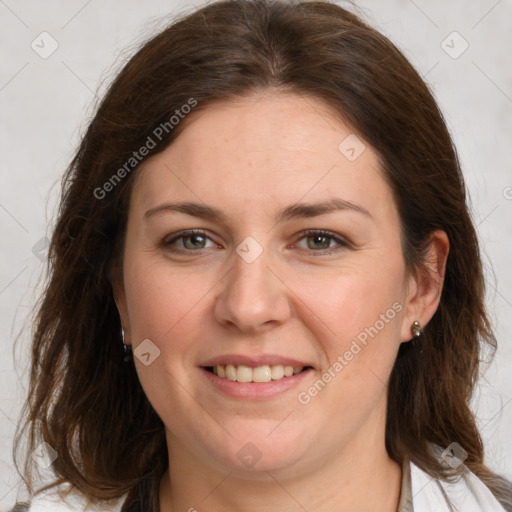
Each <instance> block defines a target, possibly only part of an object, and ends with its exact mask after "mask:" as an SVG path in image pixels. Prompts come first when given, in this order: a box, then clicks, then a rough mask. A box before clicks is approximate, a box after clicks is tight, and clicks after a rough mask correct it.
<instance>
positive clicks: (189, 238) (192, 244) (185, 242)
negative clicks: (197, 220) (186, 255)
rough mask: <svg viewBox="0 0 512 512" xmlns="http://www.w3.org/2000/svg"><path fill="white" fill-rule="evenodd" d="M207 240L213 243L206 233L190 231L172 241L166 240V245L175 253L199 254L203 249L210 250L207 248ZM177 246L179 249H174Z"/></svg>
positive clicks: (180, 234)
mask: <svg viewBox="0 0 512 512" xmlns="http://www.w3.org/2000/svg"><path fill="white" fill-rule="evenodd" d="M207 240H210V241H212V240H211V238H210V237H208V236H206V234H205V232H204V231H201V230H198V229H189V230H187V231H182V232H181V233H179V234H178V235H177V236H174V237H173V238H171V239H166V240H164V245H165V246H166V247H169V248H170V250H171V251H173V252H199V251H201V250H202V249H207V248H208V247H206V243H207ZM212 243H213V241H212ZM179 245H181V247H179ZM176 246H178V248H177V249H175V248H174V247H176ZM213 246H216V244H215V243H214V244H213Z"/></svg>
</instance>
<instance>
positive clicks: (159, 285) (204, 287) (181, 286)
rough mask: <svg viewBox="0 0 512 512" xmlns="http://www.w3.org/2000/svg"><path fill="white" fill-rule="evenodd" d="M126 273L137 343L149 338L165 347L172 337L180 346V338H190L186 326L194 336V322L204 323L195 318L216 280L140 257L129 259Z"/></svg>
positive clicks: (132, 324) (184, 340) (130, 313)
mask: <svg viewBox="0 0 512 512" xmlns="http://www.w3.org/2000/svg"><path fill="white" fill-rule="evenodd" d="M125 276H126V281H125V283H126V288H125V289H126V294H127V302H128V312H129V316H130V327H131V329H132V336H133V340H134V345H137V343H139V342H140V341H142V340H143V339H145V338H149V339H151V340H152V341H153V342H154V343H155V344H156V345H157V346H159V348H160V349H161V350H163V349H164V347H165V346H166V345H168V344H169V340H171V339H172V340H173V343H172V346H173V350H178V349H179V347H180V341H181V340H183V343H185V342H186V338H184V337H183V336H182V335H181V334H183V330H184V329H186V330H187V332H188V333H189V337H190V336H191V334H192V333H191V330H190V329H192V325H196V328H198V327H197V326H199V327H200V322H198V321H197V319H194V318H195V317H197V315H198V312H199V311H200V310H201V301H202V300H207V296H208V292H209V291H211V290H212V289H213V287H214V285H215V280H213V279H209V278H208V275H204V276H203V275H202V276H198V275H197V272H196V273H194V272H193V271H190V270H183V269H179V268H178V269H176V268H174V269H173V268H171V267H170V266H169V265H166V264H165V263H158V264H149V265H137V263H136V261H133V264H131V262H127V265H126V273H125ZM178 334H180V335H179V336H178Z"/></svg>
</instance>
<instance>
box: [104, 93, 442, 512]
mask: <svg viewBox="0 0 512 512" xmlns="http://www.w3.org/2000/svg"><path fill="white" fill-rule="evenodd" d="M331 111H332V109H331ZM182 122H185V123H186V125H185V129H184V130H183V132H182V133H181V134H180V136H179V137H178V138H177V139H176V140H175V141H174V142H173V143H172V144H171V145H170V146H169V147H167V148H166V149H165V150H164V151H163V152H161V153H160V154H158V155H156V156H154V157H152V158H151V159H149V160H148V161H147V162H145V163H144V165H143V167H142V168H141V169H140V171H139V174H138V175H137V176H136V182H135V183H134V188H133V191H132V197H131V200H130V208H129V215H128V224H127V233H126V241H125V252H124V266H123V283H117V284H116V285H115V286H114V294H115V298H116V302H117V304H118V307H119V311H120V314H121V319H122V324H123V328H124V330H125V335H126V342H127V343H132V344H133V349H134V351H136V349H137V347H138V345H139V344H140V343H141V342H142V341H143V340H145V339H149V340H151V342H152V343H153V344H154V346H156V347H158V349H159V350H160V355H159V357H157V358H156V359H155V360H154V361H153V362H152V363H151V364H150V365H148V366H146V365H144V364H142V363H141V361H140V360H139V359H138V358H137V357H135V358H134V361H135V364H136V368H137V372H138V375H139V378H140V381H141V384H142V386H143V388H144V391H145V393H146V394H147V396H148V398H149V400H150V401H151V403H152V405H153V406H154V408H155V410H156V411H157V413H158V414H159V416H160V417H161V418H162V420H163V422H164V424H165V427H166V436H167V444H168V452H169V460H170V465H169V471H168V472H167V473H166V474H165V475H164V477H163V479H162V482H161V487H160V502H161V510H162V511H163V512H166V511H181V510H184V511H185V510H190V509H195V510H198V511H206V510H208V511H209V512H216V511H221V510H222V511H225V510H237V511H242V512H246V511H255V510H258V511H266V510H268V511H270V510H273V511H274V510H279V511H302V510H304V509H306V510H315V511H318V512H322V511H326V512H327V511H332V510H338V511H354V510H366V511H374V510H375V511H377V510H378V511H379V512H391V511H395V510H396V509H397V506H398V500H399V496H400V488H401V478H402V473H401V467H400V466H399V464H397V463H396V462H395V461H393V460H391V459H390V458H389V457H388V454H387V452H386V449H385V444H384V439H385V418H386V407H387V399H386V391H387V382H388V378H389V375H390V373H391V370H392V367H393V364H394V361H395V359H396V355H397V351H398V348H399V346H400V343H402V342H408V341H409V340H411V338H412V334H411V330H410V327H411V324H412V322H413V321H415V320H417V321H419V322H420V323H421V325H425V324H426V323H428V321H429V319H430V318H431V317H432V315H433V314H434V312H435V310H436V308H437V306H438V302H439V297H440V291H441V287H442V276H443V275H444V267H445V263H446V257H447V254H448V247H449V246H448V240H447V237H446V234H445V233H444V232H442V231H437V232H434V233H433V234H432V238H431V245H430V252H429V254H428V260H429V261H428V263H429V268H430V270H429V271H430V272H432V274H433V275H432V276H427V275H424V274H421V273H420V274H418V275H417V276H416V277H413V276H412V275H410V274H409V273H408V272H406V268H405V264H404V258H403V254H402V250H401V244H400V219H399V216H398V212H397V209H396V205H395V203H394V200H393V197H392V194H391V190H390V189H389V187H388V185H387V184H386V182H385V180H384V179H383V177H382V174H381V171H380V170H379V164H378V159H377V154H376V152H375V151H374V150H373V149H372V148H371V147H370V145H369V144H368V143H366V142H364V140H363V139H362V137H360V136H359V138H360V139H361V140H362V141H363V142H364V143H365V145H366V149H365V150H364V151H363V153H362V154H361V155H360V156H359V157H358V158H357V159H356V160H355V161H353V162H352V161H349V160H348V159H347V158H346V157H345V155H344V154H342V153H341V152H340V151H339V150H338V146H339V144H340V142H342V141H343V140H344V139H345V138H346V137H347V136H348V135H350V134H352V133H354V132H353V130H352V129H351V128H350V127H349V126H347V125H345V124H343V123H342V122H341V121H340V120H338V119H335V118H333V117H332V116H331V115H330V114H329V107H328V106H327V105H325V104H324V103H323V102H322V101H320V100H318V99H314V98H307V99H306V98H303V97H299V96H295V95H293V94H284V93H277V92H267V93H259V94H257V95H256V94H253V95H251V96H247V97H244V98H240V99H239V100H237V101H236V102H230V103H219V104H215V105H212V106H209V107H207V108H206V109H205V110H204V111H198V112H195V113H192V114H190V115H189V116H188V118H187V119H186V120H185V121H182ZM333 197H337V198H341V199H343V200H345V201H350V202H351V203H353V204H356V205H359V206H360V207H361V208H364V209H365V210H367V212H368V214H369V215H367V214H364V213H361V212H358V211H355V210H353V209H344V210H339V211H335V212H331V213H327V214H323V215H319V216H316V217H311V218H298V219H291V220H286V221H283V222H280V223H278V222H277V217H276V216H277V213H278V212H279V211H280V210H281V209H282V208H285V207H287V206H289V205H294V204H296V203H297V202H301V203H314V202H317V201H323V200H326V199H328V198H333ZM174 201H192V202H198V203H201V204H207V205H211V206H214V207H216V208H218V209H220V210H222V212H223V213H224V214H225V217H226V218H225V219H224V221H223V222H219V221H216V220H210V219H203V218H198V217H195V216H192V215H188V214H185V213H181V212H172V211H166V210H164V211H160V212H159V213H154V214H153V215H149V216H147V215H146V216H145V213H146V212H147V211H148V210H151V209H154V208H155V207H159V206H161V205H163V204H166V203H170V202H174ZM185 229H200V230H203V231H204V232H205V236H206V237H207V238H199V239H194V238H193V237H192V239H191V238H187V239H183V238H182V239H178V240H177V241H174V242H173V245H170V244H167V245H166V242H169V241H170V240H172V239H173V238H175V236H177V235H178V234H179V232H180V231H182V230H185ZM305 229H321V230H328V231H330V232H332V233H333V236H334V237H337V238H339V239H341V240H344V241H346V242H347V244H348V245H345V246H343V245H340V244H339V243H337V242H336V240H335V239H334V238H327V239H320V240H319V239H318V238H316V237H315V235H309V237H308V236H306V235H303V234H301V232H302V231H303V230H305ZM172 235H174V236H172ZM248 236H250V237H253V238H254V239H255V240H256V241H257V242H258V244H259V246H260V247H261V249H262V253H261V254H260V255H259V257H257V258H256V259H255V261H253V262H252V263H248V262H247V261H245V260H244V259H243V258H242V257H240V256H239V254H238V253H237V251H236V249H237V247H238V246H239V245H240V244H241V242H242V241H244V239H245V238H246V237H248ZM184 243H186V244H187V245H183V244H184ZM195 247H197V248H195ZM327 247H328V248H329V249H330V250H331V251H333V252H331V254H326V252H328V251H329V249H326V248H327ZM173 248H174V249H175V250H178V251H180V250H181V251H182V254H178V253H175V252H172V249H173ZM185 248H189V249H190V250H191V251H195V252H191V253H189V254H185V252H184V250H185ZM429 277H434V279H429ZM396 303H398V304H399V305H400V307H401V310H400V311H399V312H396V315H394V318H392V319H388V322H386V323H385V326H384V328H382V329H380V330H379V332H378V334H377V335H375V336H374V337H373V338H370V341H369V342H368V344H367V345H366V346H364V348H362V350H361V351H360V352H359V353H357V355H355V356H354V357H353V359H352V360H350V361H349V362H348V364H347V365H346V366H344V368H343V370H342V371H341V372H339V373H337V374H336V377H335V378H333V379H332V380H331V382H329V383H328V384H327V385H326V386H325V388H323V389H322V390H321V392H319V393H318V394H317V395H316V396H314V397H312V398H311V400H310V402H309V403H308V404H306V405H303V404H301V403H300V402H299V401H298V398H297V396H298V393H299V392H301V391H307V390H308V388H309V387H310V386H311V385H313V383H314V382H315V381H317V380H318V379H319V378H320V377H321V376H322V374H323V373H324V372H325V371H326V370H327V369H328V368H329V367H330V366H331V365H332V364H333V362H334V361H336V360H337V358H338V356H340V355H343V354H344V353H345V352H346V351H347V350H348V349H349V348H350V345H351V343H352V341H353V340H354V339H356V337H357V335H358V334H359V333H361V332H362V331H364V329H365V328H368V327H369V326H374V325H375V324H376V321H377V320H378V319H379V318H380V315H381V314H384V313H386V311H387V310H389V309H390V308H392V305H393V304H396ZM228 353H229V354H233V353H236V354H250V355H258V354H269V353H272V354H278V355H281V356H289V357H293V358H295V359H299V360H301V361H307V362H308V363H309V364H311V365H312V366H313V367H314V370H313V371H310V372H309V373H308V375H307V377H305V378H304V379H303V380H302V381H301V383H300V386H298V387H296V388H293V389H290V390H288V391H286V392H284V393H282V394H280V395H278V396H276V397H274V398H271V399H268V400H260V401H254V400H247V399H246V400H243V399H237V398H232V397H229V396H226V395H224V394H222V393H221V392H219V391H218V390H217V389H216V388H214V386H212V385H211V384H210V383H209V382H208V381H207V379H205V378H204V375H203V373H202V372H203V370H201V369H200V368H199V366H200V364H201V363H202V362H204V361H205V360H206V359H208V358H211V357H215V356H218V355H223V354H228ZM248 442H250V443H252V444H253V445H254V447H256V448H255V449H254V448H251V449H252V450H255V453H258V454H260V455H261V459H260V460H259V461H258V462H257V463H256V464H254V465H253V466H252V467H248V466H247V465H246V464H244V462H243V461H242V460H240V458H239V457H237V453H238V452H239V450H240V449H241V448H242V447H244V445H246V443H248ZM369 475H371V485H368V479H369Z"/></svg>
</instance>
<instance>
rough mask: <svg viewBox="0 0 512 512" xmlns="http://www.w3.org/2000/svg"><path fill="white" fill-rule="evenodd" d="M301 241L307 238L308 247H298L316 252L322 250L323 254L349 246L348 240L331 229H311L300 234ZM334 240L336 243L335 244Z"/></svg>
mask: <svg viewBox="0 0 512 512" xmlns="http://www.w3.org/2000/svg"><path fill="white" fill-rule="evenodd" d="M300 235H301V237H300V238H299V241H301V240H306V247H299V246H298V244H296V246H297V247H299V248H301V249H306V250H307V249H310V250H313V251H314V252H322V253H323V254H330V253H332V252H335V251H338V250H342V249H345V248H347V247H349V244H348V242H346V241H345V240H342V239H341V238H339V237H338V236H336V235H334V233H331V232H330V231H324V230H314V229H310V230H307V231H304V232H303V233H301V234H300ZM333 242H334V245H333Z"/></svg>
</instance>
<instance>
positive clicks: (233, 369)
mask: <svg viewBox="0 0 512 512" xmlns="http://www.w3.org/2000/svg"><path fill="white" fill-rule="evenodd" d="M303 369H304V367H303V366H299V367H297V368H294V367H293V366H284V365H282V364H276V365H272V366H269V365H265V366H258V367H256V368H251V367H250V366H245V365H243V364H241V365H238V366H235V365H233V364H227V365H222V364H218V365H216V366H214V367H213V373H214V374H215V375H217V376H219V377H222V378H225V379H228V380H231V381H233V382H234V381H237V382H270V381H271V380H279V379H282V378H283V377H291V376H292V375H296V374H297V373H300V372H301V371H302V370H303Z"/></svg>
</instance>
